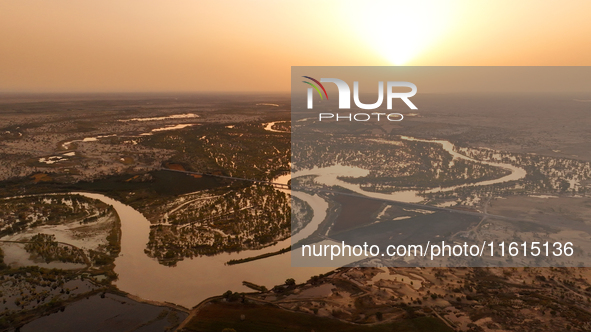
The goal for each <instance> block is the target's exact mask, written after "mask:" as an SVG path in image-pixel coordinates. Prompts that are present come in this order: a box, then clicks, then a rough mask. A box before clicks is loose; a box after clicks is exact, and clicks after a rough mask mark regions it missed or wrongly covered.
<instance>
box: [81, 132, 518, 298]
mask: <svg viewBox="0 0 591 332" xmlns="http://www.w3.org/2000/svg"><path fill="white" fill-rule="evenodd" d="M272 125H273V123H269V124H266V127H265V129H266V130H269V131H275V130H273V129H272V128H271V127H272ZM402 139H405V140H415V141H422V142H434V143H439V144H442V146H443V149H444V150H446V151H448V152H449V153H451V154H452V156H453V157H454V158H462V159H466V160H470V161H474V162H481V161H477V160H474V159H471V158H468V157H466V156H464V155H461V154H459V153H457V152H455V151H454V150H453V144H451V143H449V142H447V141H427V140H418V139H414V138H409V137H402ZM481 163H484V164H489V165H493V166H498V167H503V168H506V169H509V170H511V174H510V175H507V176H505V177H502V178H499V179H495V180H489V181H482V182H479V183H475V184H471V185H490V184H494V183H501V182H505V181H511V180H518V179H520V178H523V177H524V176H525V170H523V169H521V168H518V167H515V166H513V165H509V164H496V163H489V162H481ZM368 173H369V171H368V170H364V169H361V168H357V167H350V166H342V165H335V166H331V167H325V168H314V169H311V170H303V171H299V172H296V173H294V174H293V176H294V177H297V176H303V175H316V178H315V181H316V182H319V183H322V184H326V185H329V186H333V185H339V186H342V187H344V188H347V189H349V190H352V191H355V192H357V193H359V194H362V195H365V196H371V197H376V198H381V199H388V200H397V201H403V202H411V203H415V202H420V201H421V200H422V197H420V196H418V191H404V192H395V193H392V194H381V193H372V192H367V191H363V190H362V189H361V188H360V187H359V185H354V184H350V183H347V182H344V181H341V180H339V179H338V178H337V176H343V175H344V176H365V175H367V174H368ZM290 178H291V175H286V176H282V177H280V178H278V179H277V180H275V181H276V182H281V183H287V181H288V180H289V179H290ZM455 188H457V187H450V188H443V189H441V188H439V189H433V190H453V189H455ZM286 192H288V193H290V194H292V195H294V196H295V197H298V198H300V199H302V200H304V201H306V202H308V204H310V206H311V207H312V209H313V211H314V216H313V218H312V221H311V222H310V223H309V224H308V225H307V226H306V227H304V228H303V229H302V230H301V231H300V232H298V233H297V234H296V235H295V236H294V240H296V241H297V240H300V239H303V238H306V237H307V236H309V235H311V234H312V233H313V232H314V231H315V230H316V229H317V227H318V225H319V224H320V223H321V222H322V221H323V220H324V218H325V217H326V211H327V209H328V203H327V202H326V201H325V200H324V199H322V198H321V197H320V196H317V195H310V194H306V193H302V192H295V191H294V192H293V193H291V192H289V191H286ZM78 194H80V195H83V196H86V197H89V198H94V199H98V200H100V201H102V202H104V203H107V204H110V205H112V206H113V207H114V208H115V210H116V211H117V213H118V215H119V217H120V219H121V234H122V235H121V254H120V255H119V257H117V259H116V260H115V272H116V273H117V274H118V276H119V278H118V280H117V281H116V285H117V287H118V288H119V289H121V290H123V291H126V292H128V293H130V294H133V295H136V296H139V297H141V298H144V299H149V300H155V301H161V302H165V301H167V302H173V303H176V304H180V305H183V306H186V307H192V306H194V305H196V304H198V303H199V302H201V301H202V300H204V299H206V298H208V297H211V296H215V295H220V294H222V293H224V292H225V291H227V290H232V291H250V289H248V288H246V287H245V286H242V281H249V282H253V283H255V284H259V285H264V286H266V287H267V288H271V287H273V286H274V285H278V284H282V283H283V282H284V281H285V280H286V279H288V278H294V279H295V280H296V282H304V281H306V280H308V279H309V278H310V277H311V276H312V275H317V274H320V273H326V272H328V271H330V270H332V269H333V268H332V267H292V266H291V264H292V262H291V255H292V253H285V254H281V255H276V256H272V257H268V258H265V259H260V260H256V261H251V262H248V263H243V264H237V265H225V263H226V262H227V261H229V260H231V259H240V258H248V257H252V256H257V255H260V254H264V253H270V252H275V251H278V250H280V249H284V248H286V247H288V246H290V245H291V242H292V239H287V240H284V241H281V242H279V243H277V244H275V245H273V246H270V247H267V248H264V249H261V250H248V251H243V252H240V253H222V254H218V255H216V256H211V257H207V256H202V257H196V258H193V259H189V258H186V259H184V260H183V261H180V262H178V263H177V265H176V266H175V267H167V266H164V265H161V264H159V263H158V261H157V260H155V259H152V258H150V257H148V256H147V255H146V253H145V252H144V249H145V248H146V244H147V242H148V239H149V234H150V222H149V221H148V220H147V219H146V218H145V217H144V216H143V215H142V214H141V213H140V212H139V211H137V210H135V209H133V208H132V207H130V206H128V205H125V204H123V203H121V202H119V201H117V200H114V199H112V198H109V197H107V196H104V195H101V194H96V193H85V192H81V193H78Z"/></svg>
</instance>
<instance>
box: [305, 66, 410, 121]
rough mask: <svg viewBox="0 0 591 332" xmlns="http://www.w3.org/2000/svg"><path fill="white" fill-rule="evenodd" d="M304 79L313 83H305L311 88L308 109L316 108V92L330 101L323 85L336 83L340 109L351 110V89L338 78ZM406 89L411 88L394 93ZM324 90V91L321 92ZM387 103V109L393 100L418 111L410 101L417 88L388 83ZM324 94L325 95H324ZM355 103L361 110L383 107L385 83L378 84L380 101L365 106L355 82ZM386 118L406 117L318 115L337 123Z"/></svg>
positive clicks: (406, 83) (380, 114)
mask: <svg viewBox="0 0 591 332" xmlns="http://www.w3.org/2000/svg"><path fill="white" fill-rule="evenodd" d="M302 77H304V78H307V79H309V80H310V81H312V82H313V83H311V82H308V81H303V82H304V83H306V84H308V85H310V86H311V88H308V98H307V107H308V109H313V108H314V90H316V92H318V95H319V96H320V100H324V98H325V97H326V99H327V100H328V93H327V92H326V89H325V88H324V86H323V85H322V82H324V83H334V84H335V85H336V86H337V89H338V91H339V92H338V94H339V109H351V89H350V88H349V85H348V84H347V83H346V82H345V81H343V80H340V79H338V78H321V79H320V81H318V80H316V79H314V78H312V77H310V76H302ZM399 87H405V88H410V91H409V92H394V88H399ZM321 89H322V91H321ZM386 91H387V92H386V100H387V101H386V103H387V109H389V110H391V109H392V100H393V99H401V100H402V101H403V102H404V103H405V104H406V105H407V106H408V107H409V108H410V109H413V110H416V109H417V107H416V106H415V105H414V104H413V103H412V102H411V101H410V99H409V98H410V97H412V96H414V95H415V94H416V93H417V86H416V85H414V84H413V83H410V82H401V81H388V82H387V84H386ZM323 92H324V95H323ZM353 101H354V102H355V106H357V107H358V108H360V109H364V110H374V109H376V108H378V107H380V106H381V105H382V103H383V102H384V82H381V81H380V82H378V100H377V101H376V102H375V103H373V104H364V103H362V102H361V101H360V100H359V82H357V81H354V82H353ZM382 116H384V118H387V119H388V120H389V121H402V119H403V118H404V116H403V115H402V114H400V113H389V114H386V113H349V114H348V115H339V114H338V113H320V114H319V115H318V119H319V121H322V120H323V119H324V120H327V119H335V120H336V121H339V120H349V121H361V122H364V121H369V120H370V119H371V118H375V119H377V121H380V120H381V119H382Z"/></svg>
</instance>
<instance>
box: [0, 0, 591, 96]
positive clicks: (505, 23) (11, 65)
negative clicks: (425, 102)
mask: <svg viewBox="0 0 591 332" xmlns="http://www.w3.org/2000/svg"><path fill="white" fill-rule="evenodd" d="M589 13H591V1H587V0H581V1H550V0H548V1H526V0H519V1H443V0H435V1H400V2H397V1H363V2H361V1H360V2H346V1H319V0H315V1H293V2H287V1H277V0H273V1H254V0H250V1H198V0H175V1H170V0H167V1H164V0H161V1H160V0H158V1H156V0H154V1H152V0H117V1H115V0H94V1H88V0H51V1H47V0H37V1H33V0H16V1H10V0H0V92H119V91H124V92H125V91H133V92H150V91H285V92H287V91H289V89H290V77H289V75H290V71H291V69H290V68H291V66H295V65H298V66H302V65H307V66H309V65H322V66H332V65H335V66H336V65H339V66H344V65H345V66H349V65H356V66H360V65H363V66H384V65H494V66H497V65H510V66H513V65H527V66H530V65H560V66H562V65H567V66H573V65H579V66H580V65H587V66H588V65H591V42H590V41H591V22H590V18H589Z"/></svg>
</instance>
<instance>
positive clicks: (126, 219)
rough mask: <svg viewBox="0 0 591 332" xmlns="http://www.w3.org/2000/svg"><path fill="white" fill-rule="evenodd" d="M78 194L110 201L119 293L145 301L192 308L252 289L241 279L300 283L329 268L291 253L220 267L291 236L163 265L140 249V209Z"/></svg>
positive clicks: (144, 234) (143, 240) (144, 225)
mask: <svg viewBox="0 0 591 332" xmlns="http://www.w3.org/2000/svg"><path fill="white" fill-rule="evenodd" d="M79 194H81V195H84V196H86V197H90V198H94V199H98V200H100V201H102V202H105V203H107V204H111V205H113V207H114V208H115V210H116V211H117V213H118V214H119V217H120V218H121V231H122V236H121V254H120V255H119V257H118V258H117V259H116V260H115V272H116V273H117V274H118V275H119V279H118V280H117V282H116V285H117V287H119V289H121V290H123V291H126V292H129V293H131V294H133V295H137V296H139V297H142V298H145V299H150V300H156V301H168V302H173V303H177V304H181V305H184V306H187V307H192V306H194V305H196V304H197V303H199V302H201V301H202V300H204V299H206V298H208V297H210V296H214V295H220V294H222V293H224V292H225V291H227V290H232V291H250V289H248V288H246V287H244V286H242V281H250V282H253V283H255V284H260V285H264V286H266V287H267V288H271V287H272V286H274V285H278V284H282V283H283V282H284V281H285V280H286V279H287V278H294V279H295V280H296V282H304V281H306V280H308V279H309V278H310V276H312V275H316V274H320V273H326V272H328V271H330V270H332V268H327V267H323V268H298V267H291V253H286V254H282V255H277V256H273V257H269V258H266V259H261V260H256V261H252V262H248V263H244V264H237V265H230V266H228V265H224V263H226V262H227V261H228V260H230V259H240V258H247V257H252V256H256V255H260V254H263V253H268V252H273V251H277V250H280V249H283V248H286V247H288V246H289V245H290V244H291V240H290V239H287V240H285V241H282V242H279V243H277V244H276V245H274V246H271V247H267V248H264V249H261V250H249V251H243V252H241V253H233V254H228V253H223V254H219V255H216V256H213V257H198V258H193V259H185V260H183V261H180V262H178V264H177V266H175V267H167V266H164V265H161V264H159V263H158V262H157V261H156V260H154V259H152V258H150V257H148V256H147V255H146V254H145V253H144V249H145V248H146V244H147V242H148V236H149V233H150V223H149V221H148V220H147V219H146V218H145V217H144V216H143V215H142V214H141V213H140V212H138V211H137V210H135V209H133V208H132V207H130V206H128V205H125V204H123V203H121V202H119V201H116V200H114V199H112V198H109V197H106V196H104V195H101V194H94V193H79Z"/></svg>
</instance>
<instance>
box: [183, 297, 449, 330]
mask: <svg viewBox="0 0 591 332" xmlns="http://www.w3.org/2000/svg"><path fill="white" fill-rule="evenodd" d="M241 317H244V319H242V318H241ZM226 328H231V329H234V330H236V331H248V332H275V331H286V332H290V331H293V332H296V331H297V332H300V331H312V330H314V331H315V332H334V331H342V332H349V331H351V332H352V331H355V332H382V331H383V332H386V331H388V332H406V331H408V332H410V331H419V332H420V331H426V332H439V331H442V332H443V331H445V332H447V331H453V330H452V329H450V328H449V327H448V326H447V325H445V324H444V323H443V322H442V321H441V320H439V319H437V318H433V317H416V318H409V319H402V320H399V321H396V322H390V323H383V324H375V325H358V324H349V323H345V322H342V321H339V320H336V319H331V318H324V317H318V316H315V315H312V314H304V313H296V312H291V311H287V310H283V309H279V308H276V307H274V306H270V305H257V304H234V303H220V302H218V303H212V304H209V305H207V306H204V307H203V308H202V309H200V310H199V312H198V314H197V315H196V316H195V317H194V318H193V319H192V320H191V321H190V322H189V323H188V324H187V325H186V326H185V330H186V331H195V332H205V331H208V332H209V331H222V330H223V329H226Z"/></svg>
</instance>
